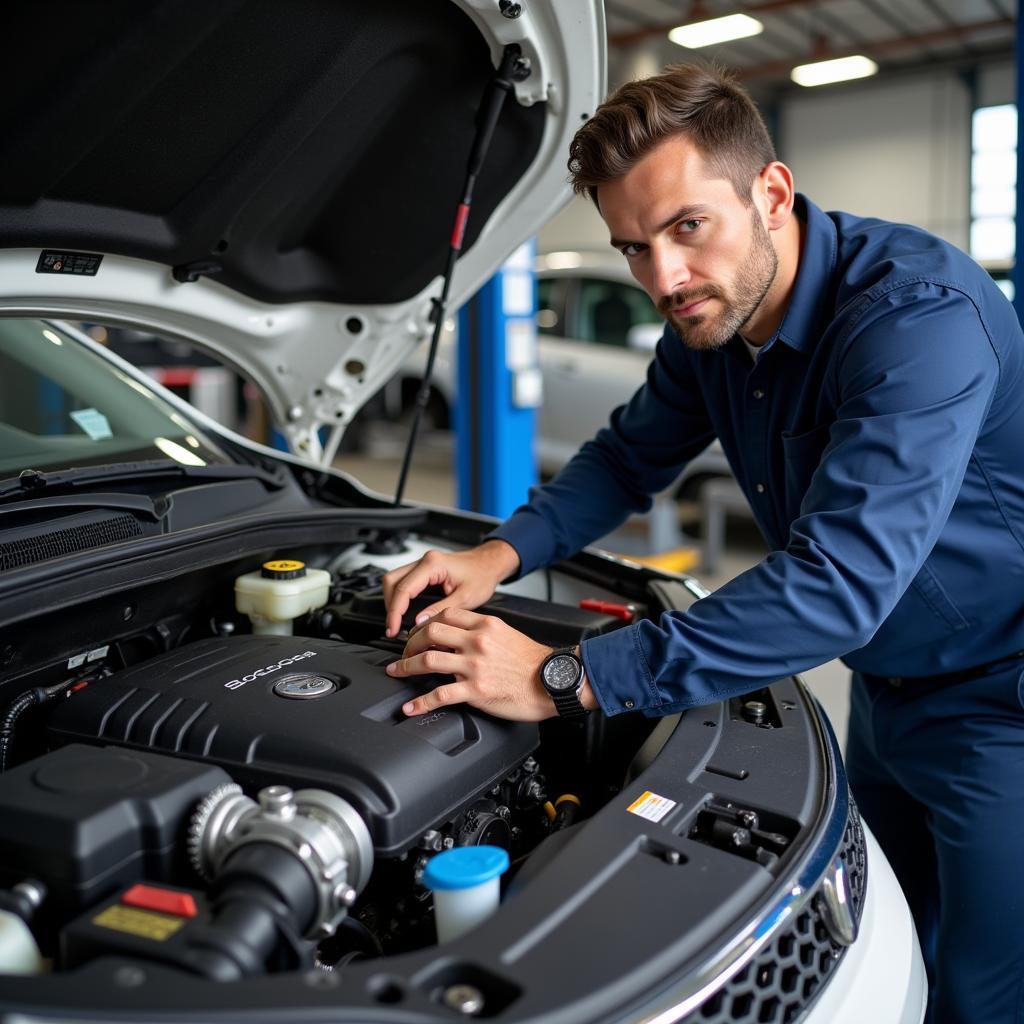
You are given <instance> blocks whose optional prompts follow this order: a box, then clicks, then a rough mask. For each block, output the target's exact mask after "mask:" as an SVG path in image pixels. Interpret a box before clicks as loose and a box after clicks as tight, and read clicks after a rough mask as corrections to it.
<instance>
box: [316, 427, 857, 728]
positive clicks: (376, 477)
mask: <svg viewBox="0 0 1024 1024" xmlns="http://www.w3.org/2000/svg"><path fill="white" fill-rule="evenodd" d="M401 444H402V442H401V440H400V439H399V438H398V437H396V436H394V435H391V434H388V433H385V432H382V433H381V435H380V436H376V437H374V438H373V440H372V443H371V444H370V446H369V453H368V454H359V455H351V454H345V455H340V456H339V457H338V459H337V460H336V462H335V465H336V466H337V467H338V468H339V469H343V470H345V471H346V472H347V473H349V474H351V475H352V476H354V477H355V478H356V479H357V480H359V481H360V482H361V483H362V484H363V485H364V486H365V487H369V488H371V489H372V490H375V491H379V492H380V493H382V494H388V495H390V494H393V493H394V491H395V486H396V484H397V482H398V472H399V467H400V465H401V452H402V447H401ZM451 455H452V453H451V442H450V440H449V439H448V436H447V435H444V434H432V435H428V436H426V437H424V438H423V439H422V440H421V442H420V444H419V446H418V449H417V453H416V457H415V459H414V460H413V468H412V470H411V472H410V476H409V481H408V484H407V486H406V496H407V497H408V498H409V500H411V501H422V502H427V503H429V504H433V505H454V504H455V480H454V478H453V474H452V457H451ZM681 525H682V527H683V529H684V531H685V532H686V535H687V536H689V537H691V538H693V544H694V546H695V547H696V546H697V545H698V543H699V542H698V540H697V538H698V536H699V522H698V515H697V507H696V505H693V506H692V507H689V508H688V507H686V506H683V507H682V508H681ZM649 536H650V528H649V524H647V523H645V522H644V521H643V519H640V518H637V519H636V520H635V521H631V522H629V523H627V524H626V525H625V526H624V527H623V528H622V529H620V530H618V531H616V532H615V533H614V534H611V535H610V536H608V537H606V538H604V539H603V541H602V542H601V543H600V544H599V545H598V546H599V547H603V548H605V549H607V550H609V551H613V552H615V553H616V554H623V555H644V554H656V553H658V552H653V551H651V549H650V544H649ZM764 550H765V549H764V546H763V544H762V543H761V539H760V535H759V534H758V533H757V531H756V529H755V528H754V527H753V525H752V524H751V523H750V522H749V521H747V520H742V519H740V520H736V521H732V520H730V521H729V526H728V530H727V533H726V548H725V554H724V556H723V558H722V560H721V563H720V564H719V566H718V568H717V571H716V572H715V573H714V574H713V575H705V574H703V573H701V572H700V570H699V569H697V570H695V571H694V575H695V576H696V577H697V578H698V579H700V581H701V582H702V583H703V584H704V586H706V587H708V588H709V589H711V590H714V589H715V588H716V587H720V586H721V585H722V584H723V583H725V582H727V581H728V580H730V579H732V578H733V577H734V576H737V575H739V573H741V572H743V571H744V570H745V569H748V568H749V567H750V566H752V565H754V564H755V563H756V562H757V561H758V559H759V558H760V557H761V556H762V555H763V553H764ZM849 677H850V672H849V669H847V668H846V667H845V666H844V665H842V664H841V663H840V662H839V661H831V662H828V663H827V664H825V665H821V666H819V667H818V668H814V669H811V670H810V671H808V672H804V673H803V678H804V680H805V681H806V682H807V684H808V685H809V686H810V688H811V690H812V691H813V693H814V694H815V696H816V697H817V698H818V700H819V701H820V702H821V704H822V706H823V707H824V708H825V711H826V712H827V714H828V716H829V718H830V719H831V721H832V726H833V728H834V729H835V731H836V735H837V736H838V737H839V740H840V743H842V744H843V746H844V748H845V744H846V729H847V722H848V718H849V688H850V682H849Z"/></svg>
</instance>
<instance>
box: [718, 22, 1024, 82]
mask: <svg viewBox="0 0 1024 1024" xmlns="http://www.w3.org/2000/svg"><path fill="white" fill-rule="evenodd" d="M1015 25H1016V23H1015V21H1014V19H1013V18H994V19H992V20H991V21H976V22H972V23H970V24H966V25H959V26H957V27H956V28H940V29H935V30H934V31H932V32H919V33H917V35H913V36H901V37H899V38H897V39H880V40H879V41H878V42H874V43H866V44H865V45H864V50H865V52H866V54H867V55H868V56H871V55H875V56H881V55H882V54H886V53H898V52H899V51H900V50H911V49H916V48H918V47H922V46H930V45H932V44H933V43H945V42H949V41H951V40H956V39H959V38H960V37H961V36H962V35H964V33H967V32H979V31H982V30H989V29H995V28H1002V29H1007V30H1008V31H1011V32H1012V31H1014V28H1015ZM848 53H849V50H848V49H847V50H832V51H828V50H826V51H824V52H821V53H818V52H816V53H815V54H814V60H816V61H817V60H829V59H830V58H832V57H845V56H847V55H848ZM792 67H793V60H792V59H790V60H777V61H772V62H771V63H770V64H758V65H756V66H755V67H747V68H737V69H736V71H737V73H738V74H739V77H740V78H742V79H743V80H744V81H746V80H749V79H752V78H774V77H778V76H782V75H788V74H789V72H790V71H791V70H792Z"/></svg>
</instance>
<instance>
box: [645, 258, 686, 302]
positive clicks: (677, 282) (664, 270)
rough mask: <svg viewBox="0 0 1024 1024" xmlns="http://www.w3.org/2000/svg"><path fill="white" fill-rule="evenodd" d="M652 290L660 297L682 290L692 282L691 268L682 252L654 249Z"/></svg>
mask: <svg viewBox="0 0 1024 1024" xmlns="http://www.w3.org/2000/svg"><path fill="white" fill-rule="evenodd" d="M651 255H652V259H651V267H652V273H653V279H652V281H651V285H652V290H653V291H654V292H655V294H656V295H657V296H658V297H659V298H660V297H661V296H666V295H672V294H673V293H674V292H678V291H681V290H682V289H683V288H685V287H686V286H687V285H688V284H689V283H690V277H691V275H690V268H689V267H688V266H687V263H686V260H685V258H684V257H683V254H682V253H681V252H679V251H678V250H677V251H672V250H671V249H669V250H664V249H663V250H659V251H652V254H651Z"/></svg>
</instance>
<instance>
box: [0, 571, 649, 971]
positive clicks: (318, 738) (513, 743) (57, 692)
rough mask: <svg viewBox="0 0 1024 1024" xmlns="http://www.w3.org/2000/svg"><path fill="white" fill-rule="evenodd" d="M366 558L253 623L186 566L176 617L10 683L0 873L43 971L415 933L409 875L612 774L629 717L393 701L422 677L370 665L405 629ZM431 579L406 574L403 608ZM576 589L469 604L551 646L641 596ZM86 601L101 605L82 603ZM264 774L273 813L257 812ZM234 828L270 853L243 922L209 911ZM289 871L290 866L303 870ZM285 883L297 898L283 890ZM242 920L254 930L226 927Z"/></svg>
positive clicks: (189, 963) (377, 942)
mask: <svg viewBox="0 0 1024 1024" xmlns="http://www.w3.org/2000/svg"><path fill="white" fill-rule="evenodd" d="M296 564H298V563H296ZM384 571H385V569H384V568H383V567H381V566H376V565H373V564H372V563H367V564H363V565H359V566H356V567H354V568H353V567H351V566H345V567H342V568H341V569H335V570H334V571H333V572H332V573H331V578H330V591H329V599H328V601H327V602H326V604H324V605H322V606H321V607H319V608H317V609H315V610H312V611H310V612H309V613H308V614H306V615H304V616H302V617H301V618H299V619H296V621H295V623H294V633H293V634H291V635H259V634H257V633H255V632H251V630H252V629H253V628H254V627H253V625H252V623H250V622H249V621H247V619H246V616H245V615H242V614H239V613H238V612H237V611H234V610H232V609H231V608H230V607H229V606H228V600H229V594H225V593H224V590H225V588H224V585H223V580H224V577H223V576H219V577H218V581H219V584H220V585H219V587H218V588H214V589H213V590H212V591H211V590H209V589H208V588H206V587H205V586H204V585H203V582H202V581H203V575H202V574H197V575H196V577H194V578H193V579H192V580H191V581H190V582H186V583H184V584H183V588H182V589H183V590H184V591H187V590H189V589H194V595H193V596H194V600H195V602H196V603H195V604H194V605H193V607H194V608H196V612H195V613H194V614H193V615H191V616H184V617H181V616H180V613H179V614H178V615H175V616H172V617H168V616H159V617H158V619H157V620H156V621H153V622H149V623H145V622H139V623H138V625H139V626H142V628H141V629H139V628H136V629H130V628H129V629H122V630H121V632H122V633H123V634H124V635H122V636H119V637H116V638H112V640H113V642H111V643H105V644H103V645H101V646H98V647H93V648H92V649H91V650H89V651H82V652H78V653H76V654H73V655H71V656H70V657H68V658H67V660H66V663H65V666H64V674H65V678H64V679H63V680H61V681H59V682H56V683H54V682H52V681H51V680H52V677H53V675H54V671H55V669H58V666H55V665H53V664H52V663H51V664H50V665H48V666H46V667H43V666H42V665H39V666H36V671H35V672H34V673H30V674H29V676H35V677H36V679H35V682H36V685H35V686H34V687H32V688H30V689H26V690H24V692H23V693H22V694H21V695H20V696H19V697H17V698H15V700H14V701H11V702H10V704H9V706H8V712H7V717H6V719H5V722H4V729H3V735H2V737H0V742H2V744H3V747H2V751H0V756H2V762H0V766H2V767H3V769H4V770H3V772H2V774H0V847H2V848H3V850H4V851H5V852H4V854H3V855H2V857H0V885H2V886H3V887H4V888H5V890H6V891H7V892H8V893H13V894H14V895H13V896H8V903H9V904H10V906H11V907H14V908H15V909H16V910H17V909H19V908H20V910H21V911H22V916H23V917H24V918H25V919H26V920H28V921H30V922H31V926H32V930H33V933H34V935H35V939H36V941H37V942H38V946H39V949H40V952H41V955H42V957H43V958H45V959H46V960H47V961H48V962H49V963H50V964H51V966H52V969H55V970H65V969H71V968H74V967H76V966H80V965H81V964H83V963H85V962H88V961H89V960H90V959H93V958H95V957H98V956H103V955H110V954H118V955H125V956H135V957H139V956H141V957H145V958H148V959H152V958H154V957H155V958H156V959H158V960H160V961H161V962H163V963H166V964H169V965H172V966H174V967H176V968H179V969H185V970H189V971H192V972H195V973H199V974H205V975H206V976H210V977H217V978H219V979H222V980H223V979H228V978H237V977H242V976H244V975H247V974H253V973H261V972H263V971H265V970H282V969H294V968H296V967H301V966H309V965H311V964H316V965H318V966H319V967H320V968H321V969H329V968H333V967H335V966H337V965H338V964H340V963H342V962H347V961H349V960H351V959H352V958H353V957H367V956H380V955H382V954H384V953H391V952H397V951H402V950H406V949H410V948H416V947H419V946H422V945H425V944H429V943H431V942H434V941H436V939H435V937H434V935H433V925H432V919H431V893H430V891H429V889H427V888H426V887H425V886H424V885H423V884H422V877H423V872H424V870H425V868H426V865H427V863H428V862H429V860H430V858H431V857H432V856H434V855H436V854H437V853H439V852H442V851H444V850H450V849H454V848H461V847H470V846H477V845H488V846H496V847H499V848H501V849H504V850H507V851H508V852H509V854H510V856H511V858H512V863H513V865H514V866H515V868H519V867H520V866H521V865H522V864H523V863H524V862H525V861H526V860H527V858H528V857H530V856H531V855H532V854H533V853H534V851H535V850H536V849H537V847H538V846H540V845H541V844H542V843H543V841H544V840H545V839H547V838H548V837H551V836H553V835H555V834H556V833H558V832H559V831H561V830H563V829H566V828H568V827H569V826H571V825H572V824H573V822H575V821H577V820H578V819H579V818H580V817H582V816H583V814H584V813H585V810H584V809H585V807H586V806H587V805H589V806H591V807H592V806H593V805H594V804H595V803H596V802H598V801H600V800H601V799H602V797H603V796H604V795H605V791H611V790H613V789H616V788H618V787H619V786H621V780H622V776H623V774H624V771H625V768H626V766H627V762H628V753H629V752H635V750H636V749H637V748H638V747H639V744H640V742H642V740H643V738H644V736H646V734H647V733H648V732H649V731H650V728H651V727H652V725H653V723H651V722H649V721H647V720H638V719H633V718H631V719H624V720H621V721H619V722H617V723H615V722H612V723H608V722H604V723H602V724H601V726H600V728H598V727H597V723H596V721H595V723H593V725H592V726H591V727H589V728H588V727H587V726H583V725H573V724H567V723H563V722H560V721H553V722H549V723H543V724H542V725H541V726H538V725H537V724H533V723H517V722H506V721H502V720H499V719H496V718H493V717H492V716H490V715H486V714H484V713H482V712H479V711H476V710H474V709H472V708H470V707H468V706H456V707H451V708H446V709H440V710H437V711H435V712H433V713H431V714H428V715H424V716H419V717H414V718H410V717H407V716H406V715H405V714H403V712H402V711H401V708H402V705H403V703H404V702H405V701H407V700H408V699H409V698H410V697H412V696H414V695H416V694H417V693H419V692H422V690H423V689H424V688H430V687H433V686H436V685H438V683H439V682H440V681H442V680H443V677H439V676H433V677H421V678H418V679H416V680H411V681H398V680H394V679H392V678H390V677H389V676H388V675H386V674H385V672H384V667H385V666H386V665H387V664H388V663H389V662H390V661H392V660H394V659H395V658H396V657H397V656H398V654H399V653H400V651H401V650H402V647H403V638H402V637H399V638H397V639H388V638H386V637H385V636H384V633H383V623H384V601H383V591H382V587H381V577H382V575H383V573H384ZM182 596H183V595H182V590H179V593H178V595H177V596H176V598H175V601H174V606H175V608H177V609H180V608H181V606H182V602H181V597H182ZM151 597H156V594H153V595H150V594H148V593H145V592H142V593H140V595H139V599H138V600H137V601H136V602H135V603H129V604H125V601H124V598H123V597H122V598H121V600H120V602H119V603H120V604H121V605H122V607H121V611H120V616H121V619H122V620H123V621H124V622H125V623H126V624H127V623H130V622H131V621H132V620H135V619H136V616H137V615H138V611H139V608H140V606H141V605H143V604H146V605H149V604H151V603H153V602H152V601H151ZM433 599H436V595H433V594H431V593H426V594H424V595H421V597H420V598H418V599H417V600H416V601H415V602H414V604H413V607H412V608H411V609H410V611H409V614H408V616H407V618H408V619H409V621H410V622H411V620H412V619H413V618H414V616H415V614H416V612H417V610H418V609H419V608H421V607H423V606H424V605H425V604H426V603H428V602H429V601H430V600H433ZM165 603H166V601H159V602H156V603H154V604H153V611H154V612H156V613H159V611H160V610H161V607H160V606H161V605H162V604H165ZM583 604H584V607H582V608H581V607H579V606H578V605H577V606H575V607H574V606H572V605H567V604H556V603H552V602H549V601H544V600H538V599H536V598H532V597H528V596H522V595H518V594H513V593H498V594H496V595H495V597H494V598H493V599H492V601H491V602H490V603H489V604H488V605H487V606H485V607H483V608H481V611H483V612H485V613H489V614H496V615H499V616H501V617H502V618H504V619H505V620H506V621H508V622H510V623H511V624H513V625H515V626H516V627H517V628H520V629H523V630H524V631H526V632H528V633H529V634H530V635H531V636H533V637H534V638H536V639H537V640H539V641H541V642H544V643H548V644H551V645H552V646H556V645H568V644H573V643H578V642H579V641H580V640H583V639H586V638H587V637H589V636H595V635H598V634H599V633H603V632H606V631H608V630H610V629H614V628H618V627H620V626H621V625H623V624H624V622H625V621H626V620H627V619H629V618H631V617H632V616H633V615H635V614H636V613H637V610H638V609H637V607H636V606H635V605H630V606H628V608H627V606H626V605H616V604H614V603H611V604H610V603H609V602H607V601H596V602H595V601H591V602H586V601H584V602H583ZM588 604H589V605H590V607H587V605H588ZM204 606H205V607H204ZM97 616H99V617H106V616H104V614H103V611H102V610H101V608H100V607H98V606H94V607H93V609H92V617H93V618H94V619H95V618H96V617H97ZM139 618H141V616H139ZM64 621H67V620H66V619H65V620H64ZM32 625H33V627H34V628H30V629H29V630H28V631H26V632H23V633H22V634H21V637H22V642H23V644H25V647H26V648H27V649H29V650H31V649H32V648H33V644H34V642H37V641H38V642H39V643H40V644H42V643H43V637H44V634H45V630H46V626H45V625H43V624H42V623H41V622H39V623H33V624H32ZM203 633H206V634H208V635H206V636H203V635H202V634H203ZM197 634H198V635H197ZM26 641H27V643H26ZM161 647H163V648H164V649H163V650H160V649H159V648H161ZM58 674H59V671H58ZM42 680H45V682H42ZM7 692H8V693H9V692H10V688H9V687H8V689H7ZM26 695H28V699H26ZM33 698H34V701H35V703H33ZM19 709H20V710H19ZM598 732H604V733H606V734H607V735H605V736H603V737H601V736H598V735H597V733H598ZM542 734H543V735H544V736H545V737H546V741H542ZM624 736H625V737H628V739H627V742H626V743H625V744H624V743H623V742H622V737H624ZM542 745H543V746H544V747H545V749H546V750H547V751H548V754H547V755H546V756H544V755H540V751H541V748H542ZM33 751H35V752H37V754H38V756H36V757H31V756H29V755H30V754H32V753H33ZM41 751H48V752H41ZM539 755H540V756H539ZM584 767H586V768H587V770H586V771H583V770H581V769H583V768H584ZM246 794H248V795H246ZM267 794H272V795H270V796H268V795H267ZM273 794H277V797H276V799H277V801H278V802H279V803H280V801H281V800H282V799H283V800H285V802H286V804H287V805H288V807H289V810H288V812H287V813H282V812H280V810H278V811H277V812H275V811H274V810H272V809H271V810H268V808H272V806H273V804H274V800H275V797H274V796H273ZM310 800H312V801H313V802H312V805H309V801H310ZM296 801H297V802H296ZM303 801H305V803H306V804H307V805H309V806H305V807H303ZM243 805H244V806H243ZM311 807H312V809H310V808H311ZM246 814H248V826H247V827H248V829H249V832H253V833H254V835H253V836H251V837H250V838H249V839H246V840H245V841H244V842H242V843H241V849H235V848H231V849H228V850H226V851H225V850H221V851H220V853H219V854H218V853H213V852H211V851H212V850H213V849H214V848H215V847H216V845H217V843H218V842H219V841H220V840H222V839H223V835H219V837H218V836H213V837H211V831H210V830H211V829H212V830H213V831H216V830H217V829H220V830H221V832H222V833H225V834H226V833H227V832H229V831H232V829H233V834H235V838H236V839H237V838H239V836H241V834H242V832H244V831H245V829H242V828H240V827H239V821H240V820H241V819H242V818H244V817H245V815H246ZM303 820H305V825H304V826H303V828H300V829H298V831H296V829H295V823H296V822H301V821H303ZM339 836H340V838H339ZM318 842H319V843H321V844H323V843H324V842H326V843H327V844H328V845H330V844H331V842H335V843H336V845H338V850H337V857H336V858H335V862H334V863H331V862H330V858H329V857H326V856H324V857H320V859H319V860H318V857H317V855H316V853H315V851H316V849H317V843H318ZM275 847H276V849H275ZM307 848H311V849H312V850H313V851H314V854H313V855H312V856H311V855H310V854H309V853H308V852H307ZM253 849H256V850H257V851H260V850H262V851H263V852H264V854H265V853H266V850H268V849H269V850H272V852H273V853H274V856H272V857H271V863H270V864H269V865H263V866H262V867H258V868H255V867H252V866H251V865H250V866H249V867H248V868H246V869H245V871H244V872H243V875H244V878H245V880H246V885H247V886H249V887H251V886H253V885H255V886H256V888H257V889H259V888H260V887H261V886H263V887H265V888H266V892H264V893H263V894H262V896H261V897H260V900H266V901H268V903H269V905H272V906H273V908H274V909H273V912H272V913H271V912H269V911H268V913H269V918H268V920H266V921H263V922H262V924H257V925H254V924H252V923H251V922H247V926H246V927H240V926H238V925H237V924H236V925H233V926H232V927H231V928H227V927H226V926H225V925H224V924H223V922H222V923H220V924H217V921H218V915H221V916H222V915H223V914H224V913H225V912H226V911H225V907H227V908H228V911H230V912H231V913H234V912H235V911H234V910H232V909H231V908H232V907H234V906H235V905H236V904H237V903H238V897H237V896H232V897H231V898H226V897H225V896H224V891H225V889H226V890H227V891H228V892H229V894H230V892H231V891H232V884H229V883H228V882H226V881H225V878H226V877H227V878H234V876H235V874H237V873H238V871H239V870H240V869H239V866H238V865H239V862H240V858H241V860H245V859H247V858H251V856H252V850H253ZM282 851H286V853H282ZM282 856H284V857H285V860H286V861H287V858H289V857H290V858H291V859H292V860H297V862H298V863H299V864H300V865H302V866H304V867H305V868H307V869H308V870H307V872H306V874H309V875H311V876H312V877H313V879H314V882H315V883H316V884H314V886H313V888H314V889H316V890H318V891H317V892H316V893H315V894H314V897H315V898H314V897H310V896H309V894H308V893H307V894H306V897H307V898H306V899H305V901H303V899H301V898H300V893H299V892H295V893H292V894H290V895H289V894H287V893H284V892H282V891H281V886H282V884H283V883H282V882H281V881H280V879H281V878H283V877H288V875H289V871H288V870H286V869H285V867H284V866H283V865H282V864H281V863H278V861H280V860H281V857H282ZM257 859H258V858H257ZM229 861H230V870H227V868H226V865H227V862H229ZM226 870H227V874H226V875H225V871H226ZM513 873H514V872H513ZM291 874H293V875H295V874H296V872H295V870H294V865H293V866H292V869H291ZM254 878H255V879H258V882H254V881H253V879H254ZM294 881H295V884H296V885H297V888H298V890H302V889H304V888H308V885H307V883H308V881H309V879H304V878H303V872H301V871H299V872H298V873H297V875H296V878H295V880H294ZM140 886H143V887H144V888H145V889H146V892H147V894H146V895H145V896H144V898H143V900H142V902H141V903H139V902H138V900H139V897H138V892H137V890H138V889H139V887H140ZM244 888H245V886H243V889H244ZM150 890H151V891H150ZM26 893H28V894H29V896H26V895H25V894H26ZM154 893H155V894H156V895H154ZM126 894H128V895H127V896H126ZM216 894H219V896H217V895H216ZM126 899H127V900H128V902H127V903H125V902H124V901H125V900H126ZM218 899H219V902H218ZM260 900H258V901H257V902H260ZM26 901H27V903H26ZM133 901H134V902H133ZM147 901H148V902H147ZM34 902H36V903H38V904H39V905H38V906H35V905H33V904H34ZM292 904H296V905H298V906H301V907H304V908H305V909H304V910H302V911H301V912H299V911H298V910H296V909H295V908H293V909H292V910H291V911H288V912H285V909H283V908H288V907H290V906H291V905H292ZM182 906H187V907H189V908H191V909H190V910H189V914H190V915H191V916H188V917H186V918H183V919H182V920H183V922H184V923H183V924H182V926H181V928H180V929H179V930H176V932H177V931H180V934H177V938H176V939H175V940H174V941H171V940H170V939H169V938H168V940H166V941H162V942H160V943H159V944H155V943H154V942H153V940H152V934H150V933H151V931H152V929H153V928H154V927H155V928H156V929H157V930H158V931H159V929H160V921H159V920H158V919H151V918H152V915H154V914H157V915H159V914H160V913H164V912H165V911H166V908H168V907H170V908H172V909H175V908H177V909H176V910H175V913H177V910H180V908H181V907H182ZM57 908H60V910H59V911H58V910H57ZM200 908H201V909H200ZM218 908H219V909H218ZM8 909H10V907H8ZM236 909H237V908H236ZM146 915H150V917H147V916H146ZM171 916H172V917H174V916H175V914H174V913H172V914H171ZM97 921H100V923H99V924H97V923H96V922H97ZM154 922H155V923H154ZM211 931H213V932H221V933H225V934H227V933H228V932H231V933H232V934H233V935H234V939H232V941H231V942H226V940H225V942H226V945H227V946H228V947H230V951H228V952H225V950H224V949H222V948H220V947H221V946H224V945H225V943H224V942H221V943H220V945H219V946H218V949H219V950H220V952H219V955H218V957H213V956H211V955H210V952H209V947H210V944H211V941H212V940H211V939H210V937H209V934H208V933H209V932H211ZM247 931H249V932H252V942H253V947H252V948H248V947H247V946H246V943H245V942H243V943H242V947H238V946H237V943H236V942H235V939H237V938H238V936H239V935H244V934H245V933H246V932H247ZM193 933H194V934H193ZM267 933H270V934H273V936H275V937H274V939H273V941H271V939H270V938H268V934H267ZM190 935H193V937H192V938H189V936H190ZM214 944H215V945H217V944H216V943H214ZM198 948H202V949H204V950H205V951H206V952H205V955H203V956H199V955H198V954H197V953H196V952H195V950H196V949H198Z"/></svg>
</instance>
